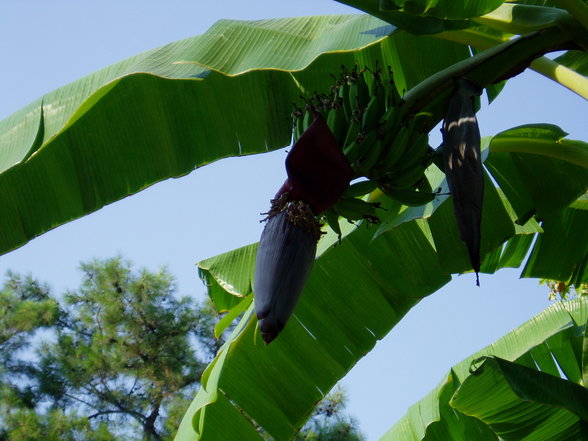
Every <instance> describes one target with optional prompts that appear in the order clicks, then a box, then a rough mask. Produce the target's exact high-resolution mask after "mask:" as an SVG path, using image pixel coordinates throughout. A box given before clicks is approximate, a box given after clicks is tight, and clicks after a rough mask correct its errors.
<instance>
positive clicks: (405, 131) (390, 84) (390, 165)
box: [292, 66, 436, 233]
mask: <svg viewBox="0 0 588 441" xmlns="http://www.w3.org/2000/svg"><path fill="white" fill-rule="evenodd" d="M316 114H320V115H321V116H322V117H323V119H324V120H325V121H326V123H327V125H328V127H329V129H330V130H331V132H332V134H333V136H334V138H335V140H336V142H337V143H338V145H339V146H340V147H341V148H342V150H343V153H344V155H345V157H346V158H347V161H348V162H349V164H350V165H351V167H352V169H353V173H354V175H353V177H354V178H359V177H366V178H368V181H363V182H362V183H360V184H361V185H360V186H358V187H357V188H354V189H353V190H351V189H350V190H349V191H346V192H345V193H344V194H343V195H342V196H341V198H340V199H339V200H338V201H337V203H336V204H335V205H334V206H332V207H331V208H330V209H328V210H327V211H326V212H325V213H324V215H323V218H324V220H325V221H326V222H327V223H328V224H329V225H330V226H331V228H332V229H333V230H334V231H336V232H337V233H340V228H339V226H338V223H337V219H338V218H339V217H344V218H346V219H347V220H349V221H356V220H361V219H365V220H367V221H370V222H377V221H378V217H377V215H376V211H375V209H376V208H377V205H375V204H370V203H368V202H366V201H364V200H363V199H362V198H361V197H362V196H364V195H366V194H368V193H370V192H371V191H373V190H375V189H376V188H378V187H379V188H380V189H381V190H382V191H383V192H384V193H385V194H386V195H388V196H389V197H391V198H392V199H395V200H397V201H399V202H401V203H402V204H404V205H423V204H425V203H427V202H430V201H432V200H433V199H434V198H435V197H436V193H435V192H434V191H433V189H432V188H431V185H430V183H429V181H428V180H427V178H426V176H425V175H424V171H425V169H426V168H427V167H428V166H429V165H430V164H431V162H432V157H431V155H430V153H429V152H430V150H431V148H430V147H429V145H428V135H427V134H426V133H422V132H419V131H418V124H417V123H418V121H419V118H420V115H414V116H413V115H409V114H408V111H407V109H405V107H404V102H403V100H402V98H401V96H400V94H399V93H398V89H397V87H396V85H395V84H394V79H393V75H392V72H391V70H390V69H388V71H382V70H380V69H377V68H376V69H375V70H369V69H361V70H360V69H359V68H358V67H357V66H355V67H354V68H353V69H351V70H348V69H346V68H345V67H342V69H341V72H340V75H339V77H338V78H336V83H335V85H334V86H333V87H331V89H330V91H329V93H327V94H317V93H315V94H314V95H312V96H311V97H310V98H308V99H307V100H306V103H305V106H304V109H302V108H300V107H298V106H295V107H294V111H293V112H292V117H293V120H294V123H293V124H294V141H295V142H296V141H297V140H298V139H299V138H300V137H301V136H302V135H303V134H304V132H305V131H306V130H307V129H308V127H310V124H312V121H313V115H316ZM362 191H363V192H362Z"/></svg>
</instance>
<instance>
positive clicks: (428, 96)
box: [404, 28, 569, 130]
mask: <svg viewBox="0 0 588 441" xmlns="http://www.w3.org/2000/svg"><path fill="white" fill-rule="evenodd" d="M568 40H569V37H568V36H567V35H566V34H565V33H564V32H563V31H561V30H560V29H558V28H549V29H545V30H542V31H538V32H535V33H532V34H527V35H523V36H521V37H518V38H515V39H513V40H509V41H507V42H504V43H501V44H499V45H496V46H494V47H491V48H490V49H487V50H485V51H484V52H481V53H479V54H477V55H475V56H473V57H470V58H468V59H465V60H463V61H461V62H458V63H456V64H454V65H452V66H450V67H448V68H446V69H444V70H442V71H440V72H438V73H436V74H435V75H432V76H431V77H429V78H428V79H426V80H424V81H423V82H421V83H420V84H418V85H417V86H415V87H413V88H412V89H411V90H409V91H408V92H407V94H406V95H405V96H404V100H405V101H406V103H407V104H408V106H407V108H408V109H409V112H410V113H419V112H423V111H427V112H430V113H431V114H432V115H434V117H433V118H431V120H430V122H429V124H430V125H431V128H432V127H434V125H435V124H436V123H437V122H438V121H440V120H441V118H442V117H443V114H444V112H445V109H446V108H447V100H448V99H449V95H450V94H451V92H452V91H453V85H454V84H453V83H454V80H455V79H456V78H459V77H464V76H465V77H467V78H469V79H470V80H471V81H473V82H475V83H476V84H478V85H479V86H480V87H485V86H486V85H488V84H493V83H496V82H498V81H501V80H504V79H507V78H510V77H513V76H515V75H517V74H519V73H520V72H522V71H523V70H524V69H525V68H526V67H527V66H528V65H529V63H530V62H531V61H532V60H533V59H535V58H538V57H540V56H541V55H542V54H544V53H546V52H550V51H553V50H560V49H565V48H567V47H568V46H569V41H568ZM422 129H424V130H426V129H427V127H423V128H422Z"/></svg>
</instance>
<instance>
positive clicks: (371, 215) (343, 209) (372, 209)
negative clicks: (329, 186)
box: [333, 197, 380, 223]
mask: <svg viewBox="0 0 588 441" xmlns="http://www.w3.org/2000/svg"><path fill="white" fill-rule="evenodd" d="M379 206H380V204H379V203H377V202H366V201H364V200H362V199H357V198H347V197H341V198H340V199H339V200H338V201H337V202H336V203H335V205H333V210H335V211H336V212H337V213H338V214H339V215H341V216H342V217H344V218H346V219H347V220H350V221H354V220H362V219H366V220H368V221H370V222H373V223H378V222H379V219H378V217H377V216H376V208H378V207H379Z"/></svg>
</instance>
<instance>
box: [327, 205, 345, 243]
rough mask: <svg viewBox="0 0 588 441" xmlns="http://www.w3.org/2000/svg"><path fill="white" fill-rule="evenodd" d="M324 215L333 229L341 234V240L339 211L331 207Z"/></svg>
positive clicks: (338, 234)
mask: <svg viewBox="0 0 588 441" xmlns="http://www.w3.org/2000/svg"><path fill="white" fill-rule="evenodd" d="M323 216H324V217H325V220H326V221H327V224H328V225H329V227H331V230H333V231H334V232H335V233H336V234H337V236H339V240H341V227H340V226H339V215H338V214H337V212H336V211H335V210H334V209H332V208H329V209H328V210H327V211H325V212H324V213H323Z"/></svg>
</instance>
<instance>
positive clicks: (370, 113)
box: [361, 82, 386, 132]
mask: <svg viewBox="0 0 588 441" xmlns="http://www.w3.org/2000/svg"><path fill="white" fill-rule="evenodd" d="M385 111H386V96H385V92H384V86H383V85H382V84H381V82H377V83H376V84H375V90H374V94H373V95H372V97H371V98H370V101H369V103H368V105H367V107H366V109H365V112H364V113H363V118H362V127H361V129H362V130H363V131H364V132H369V131H371V130H375V129H376V128H377V127H378V125H379V122H380V117H381V116H382V115H383V114H384V113H385Z"/></svg>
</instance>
